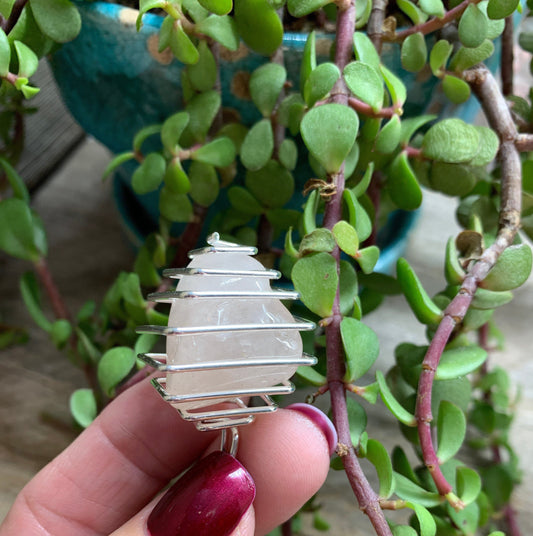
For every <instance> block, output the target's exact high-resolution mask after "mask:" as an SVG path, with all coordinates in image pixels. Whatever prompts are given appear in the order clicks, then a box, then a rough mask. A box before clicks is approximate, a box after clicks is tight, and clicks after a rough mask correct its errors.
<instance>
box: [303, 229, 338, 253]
mask: <svg viewBox="0 0 533 536" xmlns="http://www.w3.org/2000/svg"><path fill="white" fill-rule="evenodd" d="M335 246H336V244H335V239H334V238H333V235H332V233H331V231H330V230H329V229H323V228H320V229H315V230H314V231H313V232H312V233H310V234H307V235H305V236H304V237H303V238H302V241H301V242H300V249H299V256H300V257H303V256H304V255H309V254H310V253H319V252H321V251H324V252H326V253H330V252H331V251H333V250H334V249H335Z"/></svg>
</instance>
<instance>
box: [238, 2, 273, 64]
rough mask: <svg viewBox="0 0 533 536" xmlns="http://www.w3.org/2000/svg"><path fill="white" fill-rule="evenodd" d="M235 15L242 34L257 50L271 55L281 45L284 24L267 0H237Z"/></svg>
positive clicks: (244, 39)
mask: <svg viewBox="0 0 533 536" xmlns="http://www.w3.org/2000/svg"><path fill="white" fill-rule="evenodd" d="M234 16H235V23H236V24H237V30H238V31H239V34H240V36H241V37H242V39H243V41H244V42H245V43H246V44H247V45H248V46H249V47H250V48H251V49H253V50H255V52H258V53H259V54H263V55H265V56H269V55H270V54H272V53H274V51H275V50H276V49H277V48H278V47H279V46H280V45H281V42H282V39H283V25H282V23H281V20H280V19H279V17H278V14H277V13H276V9H275V8H274V7H273V6H272V5H271V4H270V3H269V2H268V1H267V0H236V1H235V15H234Z"/></svg>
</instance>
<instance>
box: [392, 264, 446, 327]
mask: <svg viewBox="0 0 533 536" xmlns="http://www.w3.org/2000/svg"><path fill="white" fill-rule="evenodd" d="M396 275H397V278H398V282H399V283H400V286H401V287H402V292H403V293H404V295H405V297H406V299H407V302H408V303H409V306H410V307H411V309H412V311H413V313H414V314H415V316H416V318H417V319H418V321H419V322H421V323H422V324H429V325H432V324H433V325H434V324H438V323H439V322H440V320H441V318H442V311H441V310H440V309H439V308H438V307H437V306H436V305H435V303H433V301H432V300H431V298H430V297H429V296H428V294H427V292H426V291H425V290H424V287H423V286H422V283H421V282H420V280H419V279H418V277H417V275H416V274H415V272H414V270H413V269H412V268H411V266H410V265H409V263H408V262H407V261H406V260H405V259H403V258H400V259H398V262H397V263H396Z"/></svg>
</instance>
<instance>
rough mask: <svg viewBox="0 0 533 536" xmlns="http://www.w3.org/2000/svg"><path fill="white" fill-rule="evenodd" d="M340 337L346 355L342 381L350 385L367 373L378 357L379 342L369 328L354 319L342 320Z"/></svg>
mask: <svg viewBox="0 0 533 536" xmlns="http://www.w3.org/2000/svg"><path fill="white" fill-rule="evenodd" d="M341 337H342V344H343V346H344V352H345V354H346V374H345V375H344V381H345V382H348V383H351V382H354V381H356V380H358V379H359V378H361V377H362V376H363V375H364V374H366V373H367V372H368V370H369V369H370V367H371V366H372V365H373V364H374V362H375V361H376V359H377V357H378V355H379V340H378V337H377V335H376V333H375V332H374V330H372V329H371V328H370V327H368V326H367V325H365V324H363V323H362V322H360V321H359V320H356V319H355V318H349V317H346V318H343V320H342V322H341Z"/></svg>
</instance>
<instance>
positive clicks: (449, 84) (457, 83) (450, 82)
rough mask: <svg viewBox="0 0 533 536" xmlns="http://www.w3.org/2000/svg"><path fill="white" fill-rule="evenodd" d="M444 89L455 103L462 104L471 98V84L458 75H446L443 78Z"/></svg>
mask: <svg viewBox="0 0 533 536" xmlns="http://www.w3.org/2000/svg"><path fill="white" fill-rule="evenodd" d="M442 90H443V91H444V94H445V95H446V96H447V97H448V98H449V99H450V101H451V102H453V103H454V104H461V103H463V102H466V101H467V100H468V99H469V98H470V86H469V85H468V84H467V83H466V82H465V81H464V80H462V79H461V78H458V77H457V76H452V75H449V74H447V75H445V76H444V78H443V80H442Z"/></svg>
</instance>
